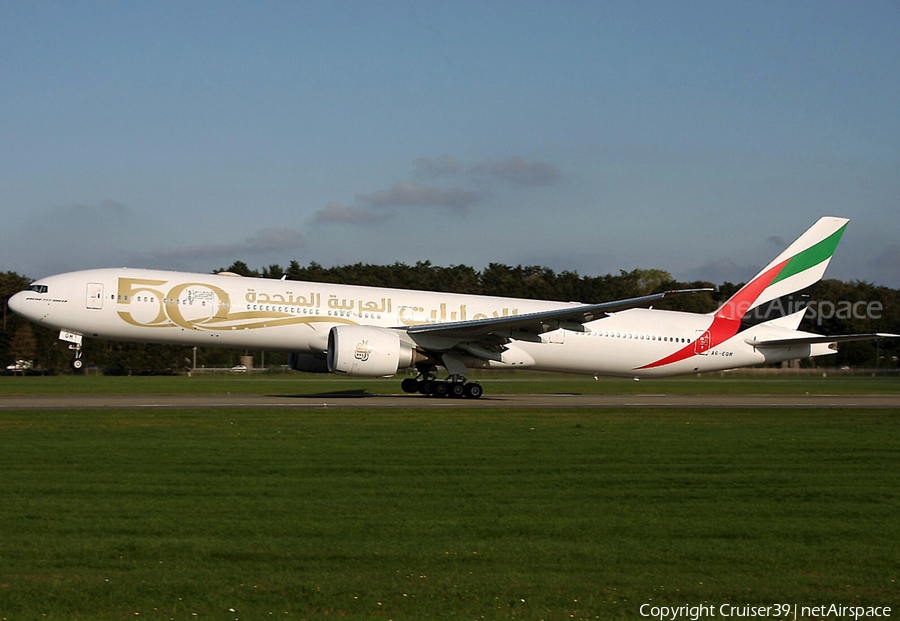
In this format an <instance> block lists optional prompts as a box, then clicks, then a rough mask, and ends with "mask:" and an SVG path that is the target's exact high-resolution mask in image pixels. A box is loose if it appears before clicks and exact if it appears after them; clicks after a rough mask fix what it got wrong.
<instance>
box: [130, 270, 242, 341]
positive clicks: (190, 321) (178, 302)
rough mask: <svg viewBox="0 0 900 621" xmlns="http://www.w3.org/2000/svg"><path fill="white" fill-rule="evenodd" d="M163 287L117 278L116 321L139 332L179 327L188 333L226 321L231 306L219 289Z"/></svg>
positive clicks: (155, 282)
mask: <svg viewBox="0 0 900 621" xmlns="http://www.w3.org/2000/svg"><path fill="white" fill-rule="evenodd" d="M167 284H168V281H165V280H148V279H144V278H120V279H119V291H118V299H117V302H118V304H119V309H120V310H119V311H118V313H119V317H121V318H122V319H123V320H124V321H126V322H128V323H130V324H132V325H135V326H141V327H143V328H171V327H174V326H181V327H182V328H185V329H188V330H196V329H199V328H200V326H201V325H202V324H204V323H207V322H217V321H223V320H226V319H228V309H229V308H230V307H231V302H230V300H229V297H228V294H227V293H226V292H225V291H224V290H223V289H221V288H220V287H216V286H215V285H209V284H206V283H199V282H186V283H180V284H177V285H175V286H173V287H171V288H169V289H168V290H166V289H165V286H166V285H167ZM123 307H124V308H125V309H124V310H122V309H123Z"/></svg>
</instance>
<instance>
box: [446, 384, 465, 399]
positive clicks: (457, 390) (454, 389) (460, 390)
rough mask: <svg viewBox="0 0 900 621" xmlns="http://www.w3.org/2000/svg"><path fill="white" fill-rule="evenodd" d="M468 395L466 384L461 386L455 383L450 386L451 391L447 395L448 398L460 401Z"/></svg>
mask: <svg viewBox="0 0 900 621" xmlns="http://www.w3.org/2000/svg"><path fill="white" fill-rule="evenodd" d="M465 395H466V386H465V384H461V383H459V382H454V383H452V384H450V391H449V392H448V393H447V396H448V397H453V398H454V399H459V398H460V397H464V396H465Z"/></svg>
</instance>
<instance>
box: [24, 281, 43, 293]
mask: <svg viewBox="0 0 900 621" xmlns="http://www.w3.org/2000/svg"><path fill="white" fill-rule="evenodd" d="M25 291H34V292H35V293H47V285H39V284H37V283H34V284H31V285H28V287H27V288H26V289H25Z"/></svg>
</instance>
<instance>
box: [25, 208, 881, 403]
mask: <svg viewBox="0 0 900 621" xmlns="http://www.w3.org/2000/svg"><path fill="white" fill-rule="evenodd" d="M847 222H848V220H846V219H845V218H833V217H826V218H821V219H820V220H819V221H818V222H816V223H815V224H814V225H813V226H812V227H811V228H810V229H809V230H807V231H806V232H805V233H804V234H803V235H801V236H800V237H799V238H798V239H797V240H796V241H795V242H794V243H793V244H791V245H790V246H789V247H788V249H787V250H785V251H784V252H782V253H781V254H780V255H778V257H776V258H775V260H774V261H772V262H771V263H770V264H769V265H767V266H766V267H765V268H764V269H763V270H762V271H761V272H760V273H759V274H757V275H756V277H754V278H753V279H752V280H751V281H750V282H749V283H747V284H746V285H745V286H744V287H743V288H742V289H741V290H740V291H738V292H737V293H736V294H735V295H734V296H733V297H732V298H731V299H730V300H728V301H727V302H726V303H725V304H724V305H723V306H722V307H721V308H720V309H719V310H717V311H715V312H713V313H709V314H705V315H704V314H697V313H684V312H676V311H668V310H658V309H653V308H642V307H646V306H648V305H649V304H651V303H652V302H654V301H656V300H660V299H662V298H664V297H666V296H669V295H676V294H686V293H692V292H695V291H702V290H699V289H694V290H682V291H669V292H666V293H659V294H655V295H648V296H643V297H639V298H633V299H629V300H621V301H616V302H604V303H601V304H579V303H574V302H570V303H564V302H548V301H539V300H523V299H515V298H499V297H489V296H476V295H459V294H450V293H434V292H427V291H410V290H403V289H383V288H376V287H359V286H351V285H334V284H323V283H312V282H297V281H288V280H284V279H282V280H271V279H260V278H244V277H240V276H237V275H235V274H229V273H222V274H216V275H208V274H189V273H180V272H166V271H155V270H135V269H100V270H89V271H82V272H71V273H68V274H61V275H59V276H52V277H49V278H45V279H42V280H39V281H37V282H35V283H33V284H32V285H31V286H29V287H28V288H27V289H26V290H25V291H21V292H19V293H17V294H16V295H14V296H13V297H12V298H11V299H10V300H9V307H10V308H11V309H12V310H13V311H15V312H16V313H18V314H20V315H22V316H23V317H26V318H27V319H30V320H31V321H33V322H35V323H37V324H40V325H42V326H47V327H50V328H54V329H58V330H60V339H62V340H64V341H68V342H70V343H71V345H70V348H71V349H73V350H74V351H75V360H74V362H73V366H74V367H75V368H76V369H79V368H82V366H83V365H84V359H83V358H82V342H83V338H84V337H92V338H101V339H110V340H120V341H138V342H144V343H168V344H176V345H188V346H192V345H196V346H212V347H230V348H234V349H267V350H273V351H284V352H289V353H290V356H289V360H290V364H291V367H292V368H294V369H296V370H298V371H308V372H321V373H326V372H328V373H339V374H343V375H352V376H363V377H380V376H386V375H394V374H395V373H397V372H398V371H399V370H400V369H406V368H412V367H415V369H416V370H417V371H418V377H416V378H415V379H413V378H411V377H410V378H407V379H405V380H403V383H402V388H403V390H404V391H406V392H410V393H414V392H419V393H423V394H432V395H436V396H453V397H467V398H478V397H480V396H481V394H482V388H481V386H480V385H479V384H478V383H475V382H467V381H466V378H465V374H466V369H467V368H511V369H516V368H519V369H536V370H542V371H563V372H568V373H587V374H591V375H617V376H627V377H637V378H640V377H662V376H670V375H679V374H684V373H700V372H706V371H720V370H723V369H732V368H737V367H744V366H749V365H756V364H763V363H772V362H780V361H782V360H788V359H793V358H803V357H808V356H821V355H825V354H832V353H834V352H835V351H836V350H837V343H840V342H842V341H853V340H863V339H873V338H882V337H887V338H895V337H897V336H898V335H892V334H878V333H876V334H846V335H836V336H821V335H817V334H811V333H808V332H801V331H798V330H797V327H798V326H799V325H800V320H801V319H802V317H803V314H804V311H805V309H806V304H807V302H808V300H809V298H810V295H811V293H812V291H813V289H814V288H815V286H816V284H817V283H818V282H819V280H821V278H822V275H823V274H824V273H825V268H826V267H827V266H828V262H829V261H830V260H831V256H832V254H833V253H834V249H835V247H836V246H837V244H838V241H839V240H840V238H841V235H842V234H843V233H844V229H845V228H846V226H847ZM437 367H444V368H445V369H446V370H447V372H448V375H449V377H448V379H446V380H445V381H441V380H438V379H436V377H435V375H434V373H435V371H436V369H437Z"/></svg>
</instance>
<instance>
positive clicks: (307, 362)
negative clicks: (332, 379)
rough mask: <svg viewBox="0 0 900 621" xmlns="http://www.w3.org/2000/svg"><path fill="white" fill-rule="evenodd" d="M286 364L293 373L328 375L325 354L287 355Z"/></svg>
mask: <svg viewBox="0 0 900 621" xmlns="http://www.w3.org/2000/svg"><path fill="white" fill-rule="evenodd" d="M288 364H289V365H290V367H291V368H292V369H294V370H295V371H304V372H306V373H328V361H327V360H325V354H295V353H291V354H288Z"/></svg>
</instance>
